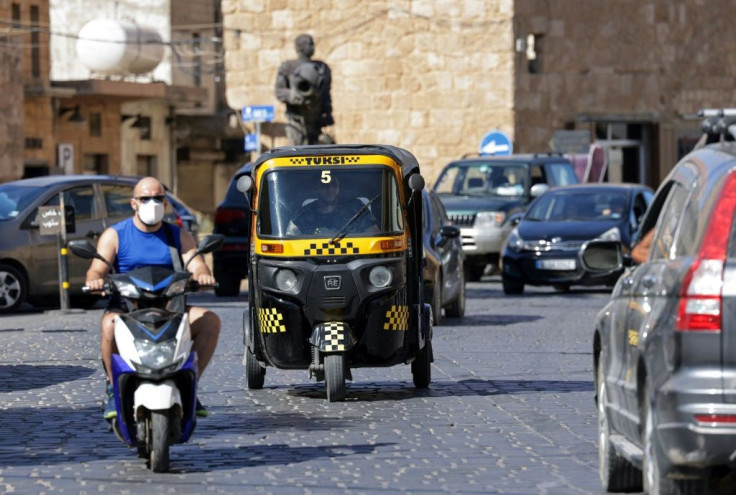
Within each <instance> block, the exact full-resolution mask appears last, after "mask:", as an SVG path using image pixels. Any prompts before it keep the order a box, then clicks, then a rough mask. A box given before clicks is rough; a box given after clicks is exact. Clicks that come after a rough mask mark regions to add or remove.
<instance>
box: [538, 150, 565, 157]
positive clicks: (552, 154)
mask: <svg viewBox="0 0 736 495" xmlns="http://www.w3.org/2000/svg"><path fill="white" fill-rule="evenodd" d="M540 156H563V154H562V153H560V152H559V151H543V152H541V153H534V158H539V157H540Z"/></svg>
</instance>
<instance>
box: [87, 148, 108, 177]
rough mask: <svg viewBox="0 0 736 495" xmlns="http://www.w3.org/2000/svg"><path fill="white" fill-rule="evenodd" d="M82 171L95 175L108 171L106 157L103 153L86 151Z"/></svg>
mask: <svg viewBox="0 0 736 495" xmlns="http://www.w3.org/2000/svg"><path fill="white" fill-rule="evenodd" d="M82 166H83V169H82V173H84V174H90V175H97V174H107V173H108V159H107V155H104V154H92V153H88V154H85V155H84V163H83V164H82Z"/></svg>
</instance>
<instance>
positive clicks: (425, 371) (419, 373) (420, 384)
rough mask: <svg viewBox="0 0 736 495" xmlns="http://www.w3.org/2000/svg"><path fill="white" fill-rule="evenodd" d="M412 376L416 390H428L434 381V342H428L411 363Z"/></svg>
mask: <svg viewBox="0 0 736 495" xmlns="http://www.w3.org/2000/svg"><path fill="white" fill-rule="evenodd" d="M411 374H412V377H413V378H414V386H415V387H416V388H427V387H429V383H430V382H431V381H432V341H431V340H428V341H427V343H426V344H424V347H423V348H422V349H421V350H420V351H419V352H418V353H417V357H416V359H414V361H412V363H411Z"/></svg>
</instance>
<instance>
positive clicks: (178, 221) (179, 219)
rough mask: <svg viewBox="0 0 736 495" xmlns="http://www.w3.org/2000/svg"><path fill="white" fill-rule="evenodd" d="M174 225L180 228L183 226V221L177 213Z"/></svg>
mask: <svg viewBox="0 0 736 495" xmlns="http://www.w3.org/2000/svg"><path fill="white" fill-rule="evenodd" d="M176 225H177V226H178V227H179V228H180V229H181V228H183V227H184V222H183V221H182V219H181V217H180V216H179V215H177V216H176Z"/></svg>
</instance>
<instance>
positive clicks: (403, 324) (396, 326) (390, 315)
mask: <svg viewBox="0 0 736 495" xmlns="http://www.w3.org/2000/svg"><path fill="white" fill-rule="evenodd" d="M383 329H384V330H398V331H401V332H405V331H407V330H408V329H409V306H395V305H392V306H391V309H389V310H388V311H386V322H385V323H384V324H383Z"/></svg>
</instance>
